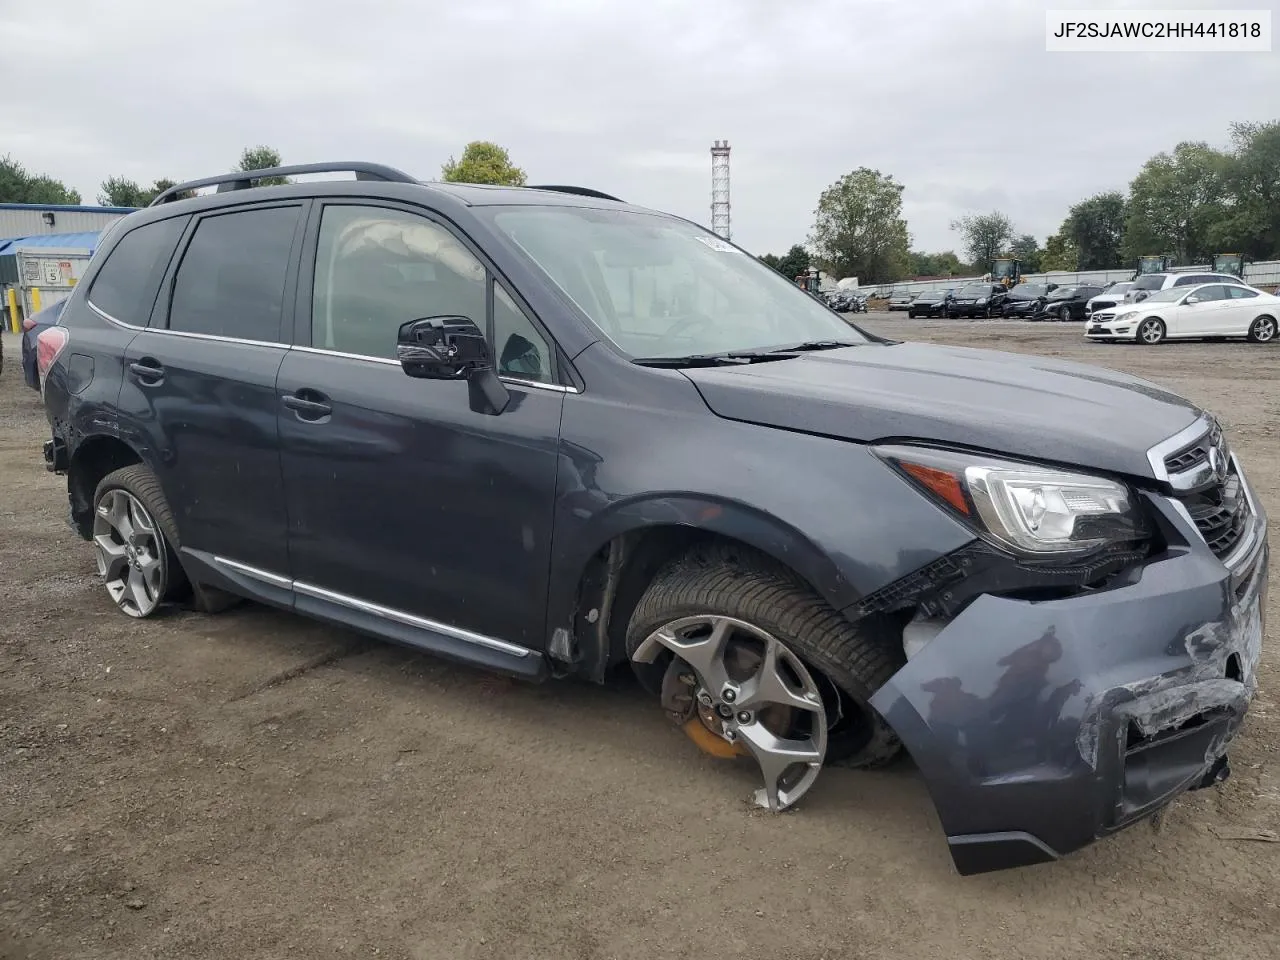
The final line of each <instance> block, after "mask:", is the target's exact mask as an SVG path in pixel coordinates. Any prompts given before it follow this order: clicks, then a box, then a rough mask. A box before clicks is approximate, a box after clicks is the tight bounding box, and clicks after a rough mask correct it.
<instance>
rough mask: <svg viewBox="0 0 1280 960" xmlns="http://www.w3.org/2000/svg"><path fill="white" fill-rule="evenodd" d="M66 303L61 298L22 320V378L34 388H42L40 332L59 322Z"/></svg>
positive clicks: (36, 389) (37, 389)
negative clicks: (39, 363)
mask: <svg viewBox="0 0 1280 960" xmlns="http://www.w3.org/2000/svg"><path fill="white" fill-rule="evenodd" d="M65 304H66V301H65V300H59V301H58V302H57V303H55V304H52V305H50V306H47V307H45V308H44V309H43V310H41V311H40V312H38V313H33V314H32V315H31V316H29V317H27V319H25V320H23V321H22V378H23V380H25V381H26V384H27V386H28V387H30V388H31V389H32V390H35V391H39V390H40V371H39V365H38V363H37V353H38V350H39V347H38V341H39V337H40V334H41V333H42V332H43V331H44V329H45V328H46V327H51V326H53V325H54V324H55V323H57V322H58V317H60V316H61V315H62V308H63V306H64V305H65Z"/></svg>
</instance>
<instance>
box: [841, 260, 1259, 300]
mask: <svg viewBox="0 0 1280 960" xmlns="http://www.w3.org/2000/svg"><path fill="white" fill-rule="evenodd" d="M1197 269H1203V270H1206V271H1207V270H1209V269H1210V266H1209V264H1203V265H1202V266H1201V267H1199V268H1197ZM1178 270H1179V272H1185V271H1186V270H1187V268H1186V267H1179V268H1178ZM1132 279H1133V270H1131V269H1128V270H1085V271H1080V272H1070V271H1066V270H1053V271H1050V272H1048V273H1024V274H1023V275H1022V280H1023V282H1024V283H1056V284H1058V286H1066V285H1068V284H1085V283H1087V284H1091V285H1096V286H1102V285H1104V284H1108V283H1111V282H1112V281H1114V280H1132ZM981 280H982V277H950V278H947V279H943V280H906V281H903V282H902V283H885V284H879V285H868V286H867V287H866V288H865V289H868V290H874V291H875V292H876V294H877V295H879V296H885V297H891V296H893V295H894V294H895V293H924V292H926V291H934V290H949V289H951V288H952V287H958V286H962V285H963V284H965V283H969V282H981ZM1244 281H1245V283H1248V284H1250V285H1252V286H1255V287H1262V288H1264V289H1268V290H1269V289H1271V288H1272V287H1275V286H1277V285H1280V260H1262V261H1259V262H1258V263H1247V264H1245V268H1244Z"/></svg>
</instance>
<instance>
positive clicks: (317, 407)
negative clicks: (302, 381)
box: [280, 390, 333, 420]
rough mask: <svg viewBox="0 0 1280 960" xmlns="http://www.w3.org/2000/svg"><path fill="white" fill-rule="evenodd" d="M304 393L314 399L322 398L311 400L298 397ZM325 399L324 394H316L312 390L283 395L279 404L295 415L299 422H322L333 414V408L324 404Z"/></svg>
mask: <svg viewBox="0 0 1280 960" xmlns="http://www.w3.org/2000/svg"><path fill="white" fill-rule="evenodd" d="M304 392H305V393H309V394H312V395H313V396H316V397H323V399H320V400H311V399H309V398H308V397H305V396H300V394H302V393H304ZM327 399H328V398H327V397H324V394H320V393H316V392H315V391H314V390H307V391H302V390H300V391H298V393H290V394H285V395H284V396H283V397H281V398H280V402H281V403H283V404H284V405H285V406H286V407H288V408H289V409H290V410H292V411H293V412H294V413H296V414H297V415H298V419H299V420H323V419H325V418H326V417H328V416H329V414H331V413H333V407H332V406H331V405H330V404H328V403H326V402H325V401H326V400H327Z"/></svg>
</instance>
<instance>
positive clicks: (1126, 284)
mask: <svg viewBox="0 0 1280 960" xmlns="http://www.w3.org/2000/svg"><path fill="white" fill-rule="evenodd" d="M1132 286H1133V284H1132V283H1131V282H1130V281H1128V280H1118V281H1116V282H1115V283H1113V284H1111V285H1110V286H1109V287H1107V289H1106V290H1104V291H1103V292H1104V293H1111V294H1121V293H1124V292H1125V291H1126V290H1128V289H1130V288H1131V287H1132Z"/></svg>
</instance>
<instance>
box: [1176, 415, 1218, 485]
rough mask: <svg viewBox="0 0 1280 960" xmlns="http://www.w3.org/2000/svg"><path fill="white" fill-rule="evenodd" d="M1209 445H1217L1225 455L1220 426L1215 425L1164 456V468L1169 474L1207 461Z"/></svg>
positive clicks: (1189, 468)
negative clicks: (1202, 434) (1200, 435)
mask: <svg viewBox="0 0 1280 960" xmlns="http://www.w3.org/2000/svg"><path fill="white" fill-rule="evenodd" d="M1211 447H1218V448H1219V449H1220V450H1222V452H1223V454H1224V455H1225V453H1226V450H1225V449H1224V448H1223V446H1222V428H1221V427H1218V426H1215V427H1214V428H1213V429H1212V430H1210V431H1209V432H1208V433H1206V434H1205V435H1204V436H1202V437H1201V438H1200V439H1199V440H1195V441H1193V442H1192V443H1190V444H1189V445H1187V446H1185V447H1183V448H1182V449H1181V450H1176V451H1174V452H1173V453H1171V454H1169V456H1167V457H1165V458H1164V468H1165V469H1166V470H1168V471H1169V474H1170V475H1173V474H1176V473H1185V472H1186V471H1188V470H1194V469H1195V468H1196V467H1199V466H1201V465H1203V464H1205V463H1208V462H1209V449H1210V448H1211ZM1223 459H1226V457H1225V456H1224V457H1223Z"/></svg>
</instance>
